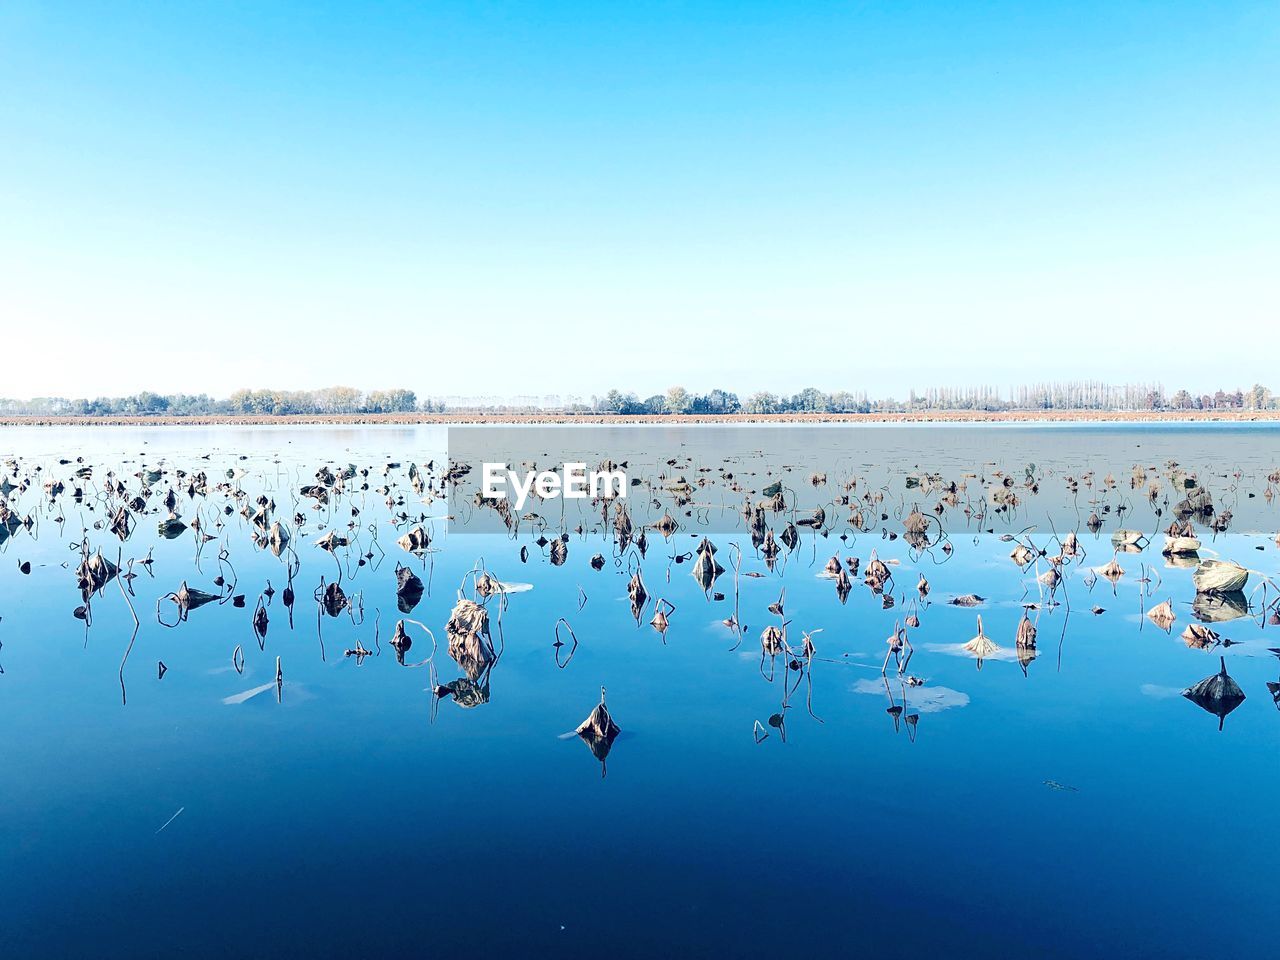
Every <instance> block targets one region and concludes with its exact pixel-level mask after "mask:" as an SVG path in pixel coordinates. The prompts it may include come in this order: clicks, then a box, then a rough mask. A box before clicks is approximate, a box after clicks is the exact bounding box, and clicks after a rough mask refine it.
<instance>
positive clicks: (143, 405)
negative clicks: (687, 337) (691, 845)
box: [0, 380, 1278, 417]
mask: <svg viewBox="0 0 1280 960" xmlns="http://www.w3.org/2000/svg"><path fill="white" fill-rule="evenodd" d="M1277 405H1278V404H1277V398H1276V397H1275V396H1274V395H1273V394H1272V393H1271V391H1270V390H1268V389H1267V388H1266V387H1264V386H1262V385H1261V384H1255V385H1254V386H1253V387H1251V388H1250V389H1248V390H1239V389H1237V390H1234V391H1231V392H1228V391H1224V390H1217V391H1215V392H1214V393H1212V394H1208V393H1200V394H1196V393H1192V392H1190V391H1188V390H1178V391H1177V392H1175V393H1173V394H1172V395H1170V394H1168V393H1166V392H1165V389H1164V387H1163V386H1162V385H1161V384H1158V383H1149V384H1148V383H1132V384H1121V385H1116V384H1107V383H1102V382H1099V381H1092V380H1078V381H1066V382H1054V383H1035V384H1026V385H1022V386H1016V387H1013V388H1011V389H1009V390H1007V391H1001V389H1000V388H999V387H995V386H979V387H965V388H959V389H956V388H948V387H931V388H928V389H926V390H922V391H916V390H912V391H910V393H909V394H908V395H907V398H906V399H905V400H895V399H894V398H892V397H886V398H879V399H873V398H871V397H869V396H868V395H867V394H866V393H865V392H862V393H850V392H849V391H847V390H837V391H834V392H831V393H828V392H826V391H823V390H819V389H817V388H816V387H806V388H805V389H803V390H801V391H800V392H798V393H794V394H782V393H770V392H767V391H761V392H757V393H753V394H751V395H750V396H748V397H747V398H746V399H741V398H740V397H739V396H738V395H737V394H736V393H732V392H730V391H728V390H720V389H716V390H710V391H708V392H707V393H694V392H691V391H689V390H687V389H685V388H684V387H671V388H670V389H668V390H667V391H666V392H665V393H657V394H654V395H652V396H649V397H645V398H643V399H641V398H640V397H639V396H638V395H637V394H635V393H623V392H622V391H620V390H610V391H609V392H608V393H606V394H604V395H603V396H593V397H591V399H590V402H589V403H588V402H585V401H583V400H580V399H577V398H572V399H570V400H569V401H568V402H565V401H562V400H561V399H560V398H558V397H554V396H545V397H536V398H535V397H525V398H519V399H518V400H517V401H515V402H512V401H504V400H500V399H489V398H484V399H468V398H460V397H449V398H444V399H426V400H422V401H419V400H418V398H417V396H416V395H415V394H414V392H413V391H412V390H407V389H404V388H403V387H400V388H395V389H390V390H370V391H368V392H364V391H361V390H357V389H356V388H354V387H325V388H323V389H320V390H237V391H236V392H235V393H233V394H231V396H230V397H228V398H226V399H222V400H218V399H214V398H213V397H210V396H209V395H208V394H204V393H201V394H185V393H174V394H160V393H150V392H148V391H143V392H142V393H137V394H132V395H130V396H127V397H98V398H96V399H93V400H86V399H67V398H66V397H36V398H35V399H32V400H6V399H0V414H11V415H31V416H72V417H76V416H83V417H108V416H171V417H183V416H248V415H274V416H288V415H312V416H317V415H326V414H366V413H372V414H376V413H415V412H419V413H443V412H446V411H452V412H468V411H476V412H487V413H529V414H536V413H569V414H573V413H582V414H586V413H592V414H620V415H626V414H651V415H666V414H701V415H709V416H716V415H721V414H733V413H747V414H769V413H864V414H865V413H921V412H928V411H932V410H939V411H942V410H957V411H966V410H967V411H982V412H991V413H1000V412H1013V411H1033V410H1065V411H1072V410H1079V411H1090V410H1092V411H1102V412H1105V411H1142V410H1170V411H1189V410H1274V409H1277Z"/></svg>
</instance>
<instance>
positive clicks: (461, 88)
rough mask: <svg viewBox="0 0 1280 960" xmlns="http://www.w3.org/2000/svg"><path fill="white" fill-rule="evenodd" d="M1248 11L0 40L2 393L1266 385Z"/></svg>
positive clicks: (196, 16) (153, 14)
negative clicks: (344, 387)
mask: <svg viewBox="0 0 1280 960" xmlns="http://www.w3.org/2000/svg"><path fill="white" fill-rule="evenodd" d="M1278 125H1280V4H1276V3H1275V2H1274V0H1271V2H1264V3H1230V2H1226V3H1184V2H1159V3H1156V2H1153V3H1125V2H1121V0H1111V2H1102V3H1071V4H1051V3H1038V2H1026V0H1023V2H1014V3H962V2H954V0H953V2H948V3H911V2H892V3H889V2H886V3H881V4H876V3H839V4H828V3H805V4H801V3H777V2H770V3H744V2H737V3H712V2H685V3H664V4H652V3H634V4H620V3H604V2H592V3H587V2H583V3H554V2H541V3H532V2H530V3H522V4H514V3H513V4H501V3H467V4H462V3H456V4H455V3H403V4H397V3H379V4H350V5H338V4H326V3H306V4H302V3H296V4H294V3H269V2H263V3H230V2H223V3H205V4H186V3H124V2H117V3H111V4H106V3H90V2H86V3H33V2H27V0H7V2H5V3H3V4H0V311H2V312H3V315H4V317H3V321H4V322H3V329H4V331H5V339H6V340H7V347H8V350H7V352H8V353H10V355H13V353H14V351H15V350H19V349H20V350H21V351H22V355H23V357H24V360H23V362H21V363H20V364H16V365H10V366H8V367H7V369H6V372H5V377H4V382H3V384H2V385H0V394H3V395H9V396H30V395H37V394H51V393H57V394H74V395H84V394H90V395H92V394H97V393H122V392H132V391H135V390H137V389H141V388H144V387H146V388H151V389H158V390H165V391H168V390H189V391H201V390H207V391H210V392H213V393H226V392H229V391H230V390H231V389H233V388H235V387H237V386H241V385H255V386H257V385H262V386H268V385H274V386H281V387H309V386H320V385H324V384H328V383H333V382H347V383H351V384H354V385H357V386H365V387H374V386H386V385H393V384H402V385H405V386H409V387H411V388H414V389H416V390H418V391H419V392H420V393H422V394H443V393H468V394H504V395H515V394H521V393H530V392H533V393H553V392H554V393H580V394H588V393H591V392H596V391H601V390H603V389H606V388H608V387H609V386H613V385H617V386H620V387H623V388H630V389H635V390H637V391H639V392H641V393H642V394H643V393H648V392H654V391H658V390H660V389H662V388H665V387H666V386H669V385H670V384H672V383H684V384H686V385H687V386H689V387H690V388H703V389H705V388H710V387H713V386H722V387H725V388H729V389H736V390H740V391H744V392H749V391H751V390H753V389H757V388H760V387H771V388H775V389H782V390H791V389H797V388H799V387H802V386H805V385H808V384H813V385H816V386H820V387H826V388H849V389H862V388H865V389H868V390H871V391H872V392H873V393H885V392H895V393H897V394H898V395H899V396H901V395H904V394H905V393H906V391H907V389H908V388H909V387H911V386H916V387H923V386H926V385H929V384H966V383H977V382H987V383H996V384H1007V383H1010V382H1015V381H1021V380H1029V379H1036V378H1041V377H1099V378H1104V379H1113V380H1125V379H1139V380H1151V379H1161V380H1163V381H1164V382H1165V383H1166V385H1167V386H1169V387H1178V386H1182V385H1184V384H1185V385H1187V386H1190V387H1193V388H1197V387H1200V388H1210V387H1216V386H1219V385H1223V386H1225V385H1236V384H1239V385H1242V386H1247V385H1248V384H1249V383H1251V382H1253V381H1254V380H1259V379H1260V380H1262V381H1263V382H1268V383H1270V384H1271V385H1272V386H1273V387H1276V388H1280V375H1278V374H1280V370H1278V368H1277V362H1276V361H1277V358H1278V357H1280V349H1277V347H1276V346H1275V332H1274V331H1275V329H1276V327H1277V320H1278V319H1280V317H1278V316H1277V313H1278V312H1280V311H1278V307H1280V296H1278V293H1280V266H1278V265H1280V239H1278V237H1280V230H1278V229H1277V224H1280V182H1278V181H1280V174H1278V172H1277V171H1278V169H1280V160H1278V158H1280V126H1278Z"/></svg>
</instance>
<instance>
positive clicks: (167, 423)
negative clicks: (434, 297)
mask: <svg viewBox="0 0 1280 960" xmlns="http://www.w3.org/2000/svg"><path fill="white" fill-rule="evenodd" d="M1183 422H1193V423H1253V422H1280V410H1185V411H1129V412H1101V411H1099V412H1095V411H1088V410H1063V411H1054V410H1044V411H1039V410H1037V411H1010V412H1007V413H985V412H981V411H965V410H937V411H932V412H919V413H778V414H747V413H734V414H718V415H698V414H684V415H672V414H664V415H650V414H607V415H606V414H578V415H572V414H543V413H531V414H497V413H493V414H477V413H381V414H379V413H353V414H296V415H289V416H269V415H268V416H203V415H202V416H190V417H172V416H155V417H137V416H133V417H127V416H110V417H51V416H0V427H32V426H50V427H53V426H56V427H68V426H82V427H103V426H122V427H176V426H191V427H213V426H289V425H293V426H308V425H317V426H324V425H331V426H359V425H367V426H376V425H380V424H392V425H400V426H417V425H431V424H439V425H444V426H451V425H466V424H476V425H485V424H492V425H512V424H540V425H560V424H590V425H648V426H671V425H679V426H687V425H693V424H702V425H715V424H737V423H756V424H765V425H767V424H817V423H838V424H849V425H856V424H860V423H864V424H865V423H921V424H927V423H1183Z"/></svg>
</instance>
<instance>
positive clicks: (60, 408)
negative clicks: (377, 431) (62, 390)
mask: <svg viewBox="0 0 1280 960" xmlns="http://www.w3.org/2000/svg"><path fill="white" fill-rule="evenodd" d="M436 409H438V406H437V405H435V404H433V403H432V402H431V401H426V402H424V403H421V404H420V403H418V398H417V396H416V395H415V394H414V392H413V391H412V390H406V389H404V388H396V389H393V390H371V391H369V392H368V393H364V392H362V391H360V390H357V389H355V388H354V387H325V388H323V389H320V390H237V391H236V392H235V393H233V394H231V396H230V397H228V398H226V399H225V400H215V399H214V398H213V397H210V396H209V395H208V394H206V393H201V394H194V395H193V394H186V393H170V394H162V393H151V392H149V391H143V392H142V393H136V394H132V395H130V396H127V397H97V398H96V399H93V400H85V399H68V398H66V397H36V398H35V399H32V400H6V399H0V413H7V414H24V415H32V416H61V417H110V416H130V417H133V416H143V417H145V416H168V417H194V416H242V415H254V414H272V415H276V416H287V415H290V414H312V415H315V414H333V413H412V412H415V411H428V412H430V411H433V410H436Z"/></svg>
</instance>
